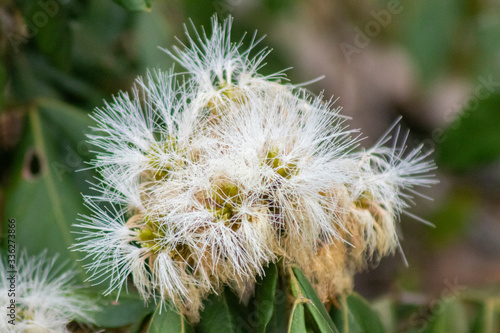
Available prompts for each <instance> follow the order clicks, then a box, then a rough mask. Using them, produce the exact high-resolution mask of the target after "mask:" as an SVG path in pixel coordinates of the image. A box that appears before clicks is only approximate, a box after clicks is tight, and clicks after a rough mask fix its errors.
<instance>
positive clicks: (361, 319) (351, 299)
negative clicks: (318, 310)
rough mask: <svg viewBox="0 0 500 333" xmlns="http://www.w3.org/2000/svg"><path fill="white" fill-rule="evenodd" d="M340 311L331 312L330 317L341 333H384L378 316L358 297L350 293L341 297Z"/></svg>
mask: <svg viewBox="0 0 500 333" xmlns="http://www.w3.org/2000/svg"><path fill="white" fill-rule="evenodd" d="M340 305H341V309H340V310H333V311H332V317H333V320H334V322H335V323H336V324H337V325H338V327H339V330H340V332H343V333H384V332H386V330H385V328H384V326H383V325H382V322H381V321H380V319H379V317H378V314H377V313H376V312H375V311H373V309H372V308H371V306H370V304H368V302H367V301H366V300H364V299H363V298H362V297H361V296H360V295H358V294H356V293H352V294H351V295H349V296H347V297H346V296H342V297H341V299H340Z"/></svg>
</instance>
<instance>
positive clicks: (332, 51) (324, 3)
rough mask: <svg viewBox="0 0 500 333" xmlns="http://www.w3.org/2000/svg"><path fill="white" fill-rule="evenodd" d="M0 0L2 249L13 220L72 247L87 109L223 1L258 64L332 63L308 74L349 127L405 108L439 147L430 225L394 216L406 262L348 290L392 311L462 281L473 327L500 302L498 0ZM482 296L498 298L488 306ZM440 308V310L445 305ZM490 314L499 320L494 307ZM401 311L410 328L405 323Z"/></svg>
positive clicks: (408, 121) (23, 230) (24, 238)
mask: <svg viewBox="0 0 500 333" xmlns="http://www.w3.org/2000/svg"><path fill="white" fill-rule="evenodd" d="M0 4H1V6H0V90H1V92H2V93H1V94H0V109H1V114H0V160H1V164H0V186H1V189H0V209H1V215H2V231H1V235H2V237H1V240H2V243H3V244H2V246H3V247H5V233H6V231H5V228H6V223H7V219H8V218H15V219H16V220H17V241H18V244H19V246H20V247H22V248H26V249H27V250H28V252H30V253H38V252H40V251H41V250H42V249H44V248H47V249H48V250H49V252H52V253H55V252H59V253H61V256H62V257H63V258H72V259H75V258H77V254H75V253H73V252H70V251H68V250H67V247H68V246H69V245H71V244H72V242H73V238H74V235H72V234H71V230H72V227H71V225H72V224H73V223H75V222H76V219H77V214H85V213H86V211H85V209H84V207H83V204H82V198H81V193H90V191H89V184H88V183H87V181H91V180H92V177H93V176H95V175H94V174H93V172H92V171H88V170H87V171H80V172H76V171H77V170H80V169H82V168H84V167H85V161H88V160H90V159H91V158H92V152H91V149H92V147H89V145H88V144H87V143H86V142H85V133H87V132H88V126H89V125H90V124H91V120H90V118H89V117H88V116H87V115H88V113H90V112H92V110H93V109H95V108H96V107H99V106H101V105H102V104H103V100H104V99H106V100H110V99H111V96H112V95H113V94H116V93H117V92H118V91H120V90H128V89H130V87H131V85H132V83H133V80H134V79H135V77H136V76H137V75H141V74H143V73H145V70H146V68H162V69H168V68H169V67H170V66H171V64H172V61H171V59H169V57H168V56H167V55H166V54H165V53H164V52H163V51H161V50H160V49H159V48H158V46H160V47H163V48H171V47H172V45H173V43H175V38H174V37H175V36H178V38H179V39H180V40H181V41H185V40H186V38H185V35H184V26H183V24H184V23H187V24H188V25H189V24H190V23H189V20H190V19H191V20H192V21H193V23H194V25H195V26H196V27H199V26H200V25H203V26H205V28H206V30H207V31H210V19H211V17H212V15H213V14H214V13H217V14H218V16H219V18H226V17H227V16H228V15H232V16H233V17H234V25H233V37H234V40H238V39H239V38H240V37H241V36H243V34H244V33H245V32H248V33H249V36H247V40H248V39H249V38H250V36H251V35H252V34H253V32H254V31H255V30H256V29H257V30H258V36H262V35H267V38H266V39H265V40H264V41H263V42H261V45H262V46H269V47H271V48H273V52H272V53H271V54H270V55H269V57H268V59H267V63H268V64H267V65H266V66H265V67H264V68H263V69H262V73H263V74H266V73H272V72H275V71H278V70H281V69H284V68H289V67H291V66H293V68H292V69H289V70H288V71H287V74H288V77H289V78H290V80H291V82H292V83H300V82H306V81H309V80H311V79H314V78H316V77H319V76H321V75H325V78H324V79H323V80H320V81H319V82H316V83H314V84H312V85H309V86H308V88H309V89H310V90H311V91H312V92H313V93H315V94H318V93H320V92H321V91H323V90H324V91H325V95H326V96H327V97H329V96H331V95H334V96H335V98H337V97H338V98H339V100H338V101H337V104H338V105H342V106H343V113H344V114H346V115H348V116H351V117H352V118H353V119H352V121H351V126H352V127H354V128H360V129H361V130H362V131H363V133H365V134H366V135H367V138H366V139H365V140H364V141H363V144H364V145H366V146H369V145H370V144H371V143H373V142H375V141H376V140H377V139H378V137H379V136H381V135H382V134H383V133H384V131H385V130H386V129H387V128H388V127H389V126H390V125H391V124H392V122H393V121H394V120H395V119H396V118H397V117H398V116H399V115H402V116H403V121H402V124H403V126H404V127H405V128H408V129H410V130H411V134H410V138H409V141H408V145H409V146H412V145H417V144H418V142H423V143H424V144H425V147H426V149H433V150H435V154H434V158H435V159H436V161H437V164H438V167H439V168H438V170H437V171H436V175H437V177H438V179H439V180H440V184H439V185H436V186H434V187H432V188H430V189H425V190H424V191H423V192H424V194H425V195H426V196H429V197H431V198H433V199H434V200H433V201H429V200H425V199H422V198H418V197H417V198H415V201H416V203H417V205H416V207H415V208H414V209H413V210H412V211H411V212H412V213H414V214H416V215H419V216H422V217H424V218H425V219H428V220H429V221H431V222H433V223H434V224H435V225H436V228H430V227H427V226H425V225H424V224H421V223H418V222H417V221H415V220H413V219H411V218H408V217H406V216H402V218H401V224H400V226H401V237H402V241H401V243H402V248H403V249H404V252H405V255H406V258H407V260H408V263H409V267H405V265H404V260H403V259H402V257H401V256H400V255H396V256H394V257H392V258H385V259H383V260H381V261H380V263H374V265H373V266H374V267H373V269H370V270H369V271H368V272H366V273H362V274H360V275H359V276H358V277H357V281H356V289H357V290H358V291H359V292H360V293H361V294H363V295H365V296H366V297H368V298H369V299H372V300H374V301H375V303H374V304H375V306H376V307H377V308H380V309H383V308H387V307H393V303H392V302H395V303H394V304H396V303H397V304H399V305H401V306H400V307H398V310H397V311H396V312H397V313H396V315H398V314H401V313H402V314H403V315H407V314H410V315H411V314H412V313H413V314H415V313H417V317H418V316H420V315H422V316H425V314H426V311H427V312H429V311H431V310H433V308H432V306H431V305H429V304H431V303H430V302H432V301H433V300H436V299H439V298H440V297H442V296H443V295H445V294H450V291H451V294H452V295H453V294H454V291H456V290H458V293H459V294H460V295H467V297H465V298H466V299H467V302H469V300H470V299H472V300H473V301H471V302H472V303H474V302H475V303H474V304H476V305H477V309H478V310H477V311H479V312H477V313H476V312H471V310H470V309H469V307H466V308H465V310H464V308H459V309H458V310H457V309H456V308H452V309H451V310H449V311H450V312H449V313H451V314H452V315H453V316H454V317H457V316H458V315H457V313H461V312H456V311H466V312H467V311H468V312H467V313H471V316H470V322H471V323H470V325H475V324H474V323H475V322H476V321H477V320H476V319H474V318H475V316H476V315H477V316H483V313H484V315H485V316H486V315H487V316H489V315H490V314H491V313H496V314H495V316H498V308H500V301H499V297H498V285H499V281H500V2H498V1H495V0H483V1H473V0H440V1H433V0H421V1H395V0H392V1H380V0H378V1H368V0H359V1H338V0H337V1H336V0H330V1H329V0H213V1H202V0H172V1H169V0H164V1H160V0H157V1H154V2H153V1H152V0H151V1H150V0H116V1H114V2H113V1H111V0H41V1H38V2H37V1H9V0H1V1H0ZM376 264H378V266H377V265H376ZM375 266H376V268H375ZM450 285H451V286H452V287H450ZM492 290H493V291H495V292H492ZM469 294H470V295H472V296H470V297H469ZM467 302H466V303H467ZM491 302H493V303H491ZM467 304H468V303H467ZM491 304H493V308H496V309H497V310H496V311H497V312H491V311H492V310H491V309H490V308H491ZM405 306H407V307H406V308H405ZM467 306H468V305H467ZM415 309H417V310H415ZM418 309H420V310H418ZM405 311H407V312H408V311H409V312H408V313H406V312H405ZM419 311H420V312H423V313H420V312H419ZM481 311H482V312H481ZM488 311H490V312H488ZM441 312H442V313H443V314H448V308H446V311H445V310H443V311H441ZM391 313H394V311H393V312H391ZM472 313H473V314H472ZM403 315H402V316H403ZM453 316H452V317H451V318H454V317H453ZM403 317H404V316H403ZM458 317H464V318H467V316H458ZM406 318H409V316H406ZM415 318H416V317H415ZM490 323H493V324H492V325H497V326H492V327H498V317H497V319H496V321H495V319H493V321H491V322H490ZM398 325H400V327H399V328H400V329H404V327H405V325H407V326H408V325H409V326H410V327H411V326H412V323H409V322H408V320H406V322H403V323H401V322H400V323H399V324H398ZM471 327H472V326H471ZM457 332H458V331H457Z"/></svg>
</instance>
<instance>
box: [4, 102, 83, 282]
mask: <svg viewBox="0 0 500 333" xmlns="http://www.w3.org/2000/svg"><path fill="white" fill-rule="evenodd" d="M27 118H28V126H27V134H26V135H25V138H24V139H23V142H22V143H21V145H20V147H19V148H18V150H17V156H16V158H15V160H16V161H15V162H14V168H13V170H16V171H17V172H15V173H14V175H13V177H12V179H11V182H10V184H9V186H8V189H7V191H6V194H7V195H6V202H5V211H4V214H5V216H4V218H3V221H6V220H7V218H15V219H16V220H17V229H16V241H17V243H18V244H19V245H20V246H21V247H22V248H24V249H26V250H27V252H28V253H30V254H36V253H40V252H41V251H43V250H44V249H47V250H48V253H49V254H51V255H54V254H56V253H59V255H60V257H61V258H62V259H63V260H64V259H66V260H69V261H71V262H73V263H74V262H76V259H78V258H79V256H78V255H77V253H75V252H71V251H69V250H68V247H69V246H71V245H72V244H73V241H74V237H73V235H72V234H71V233H70V230H71V225H72V224H73V223H74V222H76V219H77V214H78V213H86V212H87V211H86V209H85V208H84V206H83V199H82V196H81V192H87V191H88V187H89V186H88V184H87V183H86V182H87V181H89V180H91V179H92V175H93V173H92V172H89V171H87V172H75V171H76V170H78V169H81V168H83V167H84V166H85V164H84V163H83V160H87V159H89V158H90V154H89V151H88V146H87V144H86V142H85V136H84V132H85V131H86V130H87V128H88V126H89V124H91V119H90V118H89V117H88V116H87V115H86V114H85V113H83V112H81V111H80V110H78V109H75V108H73V107H71V106H69V105H66V104H64V103H61V102H57V101H54V100H47V99H43V100H42V99H41V100H38V101H37V102H36V103H35V104H34V106H33V107H32V108H31V110H30V111H29V112H28V117H27ZM2 223H5V222H2ZM83 277H84V276H83V273H82V276H81V278H82V280H83Z"/></svg>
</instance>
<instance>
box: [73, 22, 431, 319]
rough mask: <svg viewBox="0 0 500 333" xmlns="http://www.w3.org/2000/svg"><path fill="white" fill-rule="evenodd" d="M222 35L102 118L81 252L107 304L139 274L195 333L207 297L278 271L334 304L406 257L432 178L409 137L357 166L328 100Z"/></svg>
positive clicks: (218, 31) (100, 113) (217, 30)
mask: <svg viewBox="0 0 500 333" xmlns="http://www.w3.org/2000/svg"><path fill="white" fill-rule="evenodd" d="M212 28H213V33H212V36H211V37H207V36H206V35H205V34H203V35H200V34H198V33H196V37H195V38H191V37H190V36H189V34H188V39H189V43H190V44H189V46H182V47H180V48H175V49H174V50H173V51H167V52H168V53H169V54H170V55H171V56H172V57H173V58H174V59H175V60H176V61H177V62H178V63H179V64H180V65H182V66H183V67H184V68H185V69H186V70H187V72H185V73H181V74H175V73H174V72H173V71H171V72H167V73H165V72H154V73H149V74H148V75H147V77H146V79H138V80H137V85H136V86H135V87H134V88H133V90H132V96H130V95H129V94H127V93H121V94H120V95H119V96H117V97H115V98H114V100H113V102H112V103H110V104H107V105H106V106H105V107H104V108H102V109H99V110H97V111H96V113H95V114H94V116H93V117H94V119H95V120H96V122H97V126H96V127H95V128H94V129H93V130H94V131H93V133H92V135H90V136H89V137H90V141H91V143H92V144H93V145H95V146H96V147H98V148H99V152H98V153H97V157H96V159H95V160H94V161H93V162H92V164H93V166H94V167H95V168H96V169H97V170H98V171H99V172H100V174H101V179H100V183H99V184H97V185H96V186H95V188H96V189H97V191H98V194H96V195H94V196H91V197H86V198H85V199H86V203H87V205H88V206H89V207H90V208H91V210H92V211H93V214H92V215H91V216H87V217H84V218H83V219H82V223H80V224H79V225H78V227H79V228H80V231H79V234H80V237H79V240H78V244H76V245H75V248H76V249H77V250H79V251H82V252H85V253H86V254H87V258H88V259H89V258H90V260H91V263H90V264H88V265H87V267H86V268H87V269H88V270H89V272H91V273H92V277H91V279H92V280H95V281H100V280H104V279H109V281H110V286H109V289H108V292H110V291H112V290H114V289H120V288H121V286H123V284H124V283H125V282H126V279H127V277H128V276H129V275H131V276H132V279H133V282H134V284H135V285H136V287H137V288H138V290H139V292H140V293H141V294H142V296H143V297H144V298H145V299H146V300H147V299H151V298H154V297H156V296H159V298H160V299H161V300H162V301H163V300H169V301H170V302H173V303H174V304H175V305H177V306H178V307H179V308H182V309H184V310H187V311H188V312H189V313H190V314H191V317H192V318H193V320H196V319H197V313H198V309H199V307H200V305H201V301H202V300H203V298H204V297H205V296H206V295H207V294H208V293H211V292H218V291H219V290H220V289H221V288H222V287H223V286H224V285H229V286H231V287H233V288H234V290H236V291H237V292H243V291H244V290H245V289H246V288H251V286H252V283H253V282H254V281H255V278H256V276H259V275H261V274H262V273H263V269H264V267H266V265H267V264H269V263H271V262H277V261H278V260H283V262H284V263H285V265H298V266H299V267H301V268H303V269H304V271H305V272H306V273H307V275H308V276H309V277H310V278H311V280H312V281H313V282H314V284H315V286H316V288H317V290H318V292H319V293H320V295H321V297H323V298H328V297H333V296H335V295H336V294H337V293H339V292H341V291H342V290H344V289H346V288H350V286H351V280H352V275H353V274H354V273H355V272H356V271H358V270H359V269H361V268H363V267H364V265H365V264H366V261H367V260H369V259H370V258H371V257H372V256H374V255H376V256H377V257H380V256H384V255H387V254H389V253H392V252H393V251H394V250H395V249H396V247H397V246H398V245H399V243H398V238H397V234H396V221H397V219H398V216H399V214H400V213H401V212H402V211H403V210H404V209H406V208H408V207H409V204H410V203H411V195H410V194H412V193H416V192H415V190H414V188H415V187H417V186H427V185H429V184H431V183H433V180H432V177H430V176H429V175H428V172H429V170H431V169H433V168H434V165H433V163H432V162H430V161H427V154H423V153H421V147H418V148H416V149H415V150H412V151H409V152H405V143H404V142H403V143H402V144H399V145H398V144H397V142H398V134H399V130H395V131H394V132H395V135H394V136H393V137H392V138H391V136H390V135H389V134H387V135H386V136H384V138H383V139H381V140H380V141H379V143H378V144H377V145H376V146H375V147H373V148H371V149H368V150H362V151H357V150H356V148H357V146H358V144H359V141H360V140H359V138H360V134H359V133H358V132H357V131H356V130H351V129H348V128H347V126H346V125H345V120H346V117H343V116H342V115H340V114H339V111H340V108H338V107H337V108H335V107H334V106H333V104H334V103H333V102H332V100H330V101H324V100H323V97H322V96H319V97H314V96H311V95H310V94H308V93H307V92H306V91H304V90H302V89H299V88H297V87H294V86H292V85H285V84H282V83H281V81H283V80H284V76H283V74H282V73H277V74H274V75H271V76H262V75H259V74H258V73H257V71H258V70H259V68H260V67H261V66H262V65H263V63H262V61H263V59H264V57H265V56H266V54H267V52H266V51H265V50H264V51H261V52H259V53H257V54H256V55H254V56H251V55H250V54H251V53H252V50H253V49H254V46H255V45H256V44H257V43H258V42H259V41H258V40H256V39H255V37H254V38H253V39H252V42H251V43H250V47H248V48H246V49H243V47H242V42H241V41H240V42H239V43H233V42H231V40H230V28H231V21H230V20H227V21H225V22H224V23H223V24H218V23H217V22H216V20H215V19H214V22H213V27H212ZM181 78H182V80H181ZM179 82H181V83H179ZM390 140H393V141H394V144H393V145H392V146H391V147H390V148H387V147H384V144H385V143H387V142H388V141H390ZM399 141H401V140H399ZM403 141H405V140H403ZM102 203H104V205H103V204H102ZM106 204H107V205H106Z"/></svg>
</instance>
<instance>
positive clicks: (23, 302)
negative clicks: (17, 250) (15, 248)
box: [0, 252, 97, 333]
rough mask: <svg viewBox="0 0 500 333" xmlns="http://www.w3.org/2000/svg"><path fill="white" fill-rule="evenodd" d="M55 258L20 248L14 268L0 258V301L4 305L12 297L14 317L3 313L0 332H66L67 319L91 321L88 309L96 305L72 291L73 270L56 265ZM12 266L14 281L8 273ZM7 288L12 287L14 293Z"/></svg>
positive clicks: (73, 285) (73, 286)
mask: <svg viewBox="0 0 500 333" xmlns="http://www.w3.org/2000/svg"><path fill="white" fill-rule="evenodd" d="M56 260H57V257H53V258H48V257H47V255H46V254H45V253H42V254H40V255H38V256H34V257H29V256H28V255H27V254H26V253H25V252H22V253H21V255H20V256H19V258H18V259H17V262H16V265H15V269H12V267H10V264H9V265H7V264H6V263H5V261H4V260H1V261H0V291H1V293H0V300H1V301H0V303H1V304H6V305H7V304H10V302H11V299H14V300H15V314H14V315H15V316H14V318H13V317H10V316H6V315H3V316H2V319H0V329H1V331H2V332H7V333H9V332H12V333H14V332H69V331H68V330H67V329H66V325H67V324H68V323H69V322H71V321H73V320H78V321H83V322H90V321H91V320H90V318H89V317H88V313H89V311H93V310H96V309H97V307H96V306H95V305H94V304H93V303H92V302H91V301H90V300H89V299H88V298H87V297H85V296H83V295H79V294H77V293H76V290H77V286H76V285H75V284H74V283H73V282H72V280H73V279H74V277H75V275H76V272H75V271H73V270H68V269H65V268H64V266H56ZM13 270H14V271H16V273H13V274H14V279H15V282H13V281H12V280H11V275H10V274H11V273H9V272H10V271H13ZM8 271H9V272H8ZM12 283H13V284H15V288H12V287H11V284H12ZM9 289H11V290H14V293H15V297H14V295H12V292H9ZM9 294H11V295H12V296H13V297H9ZM10 313H12V311H11V312H10ZM9 321H10V323H9Z"/></svg>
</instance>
